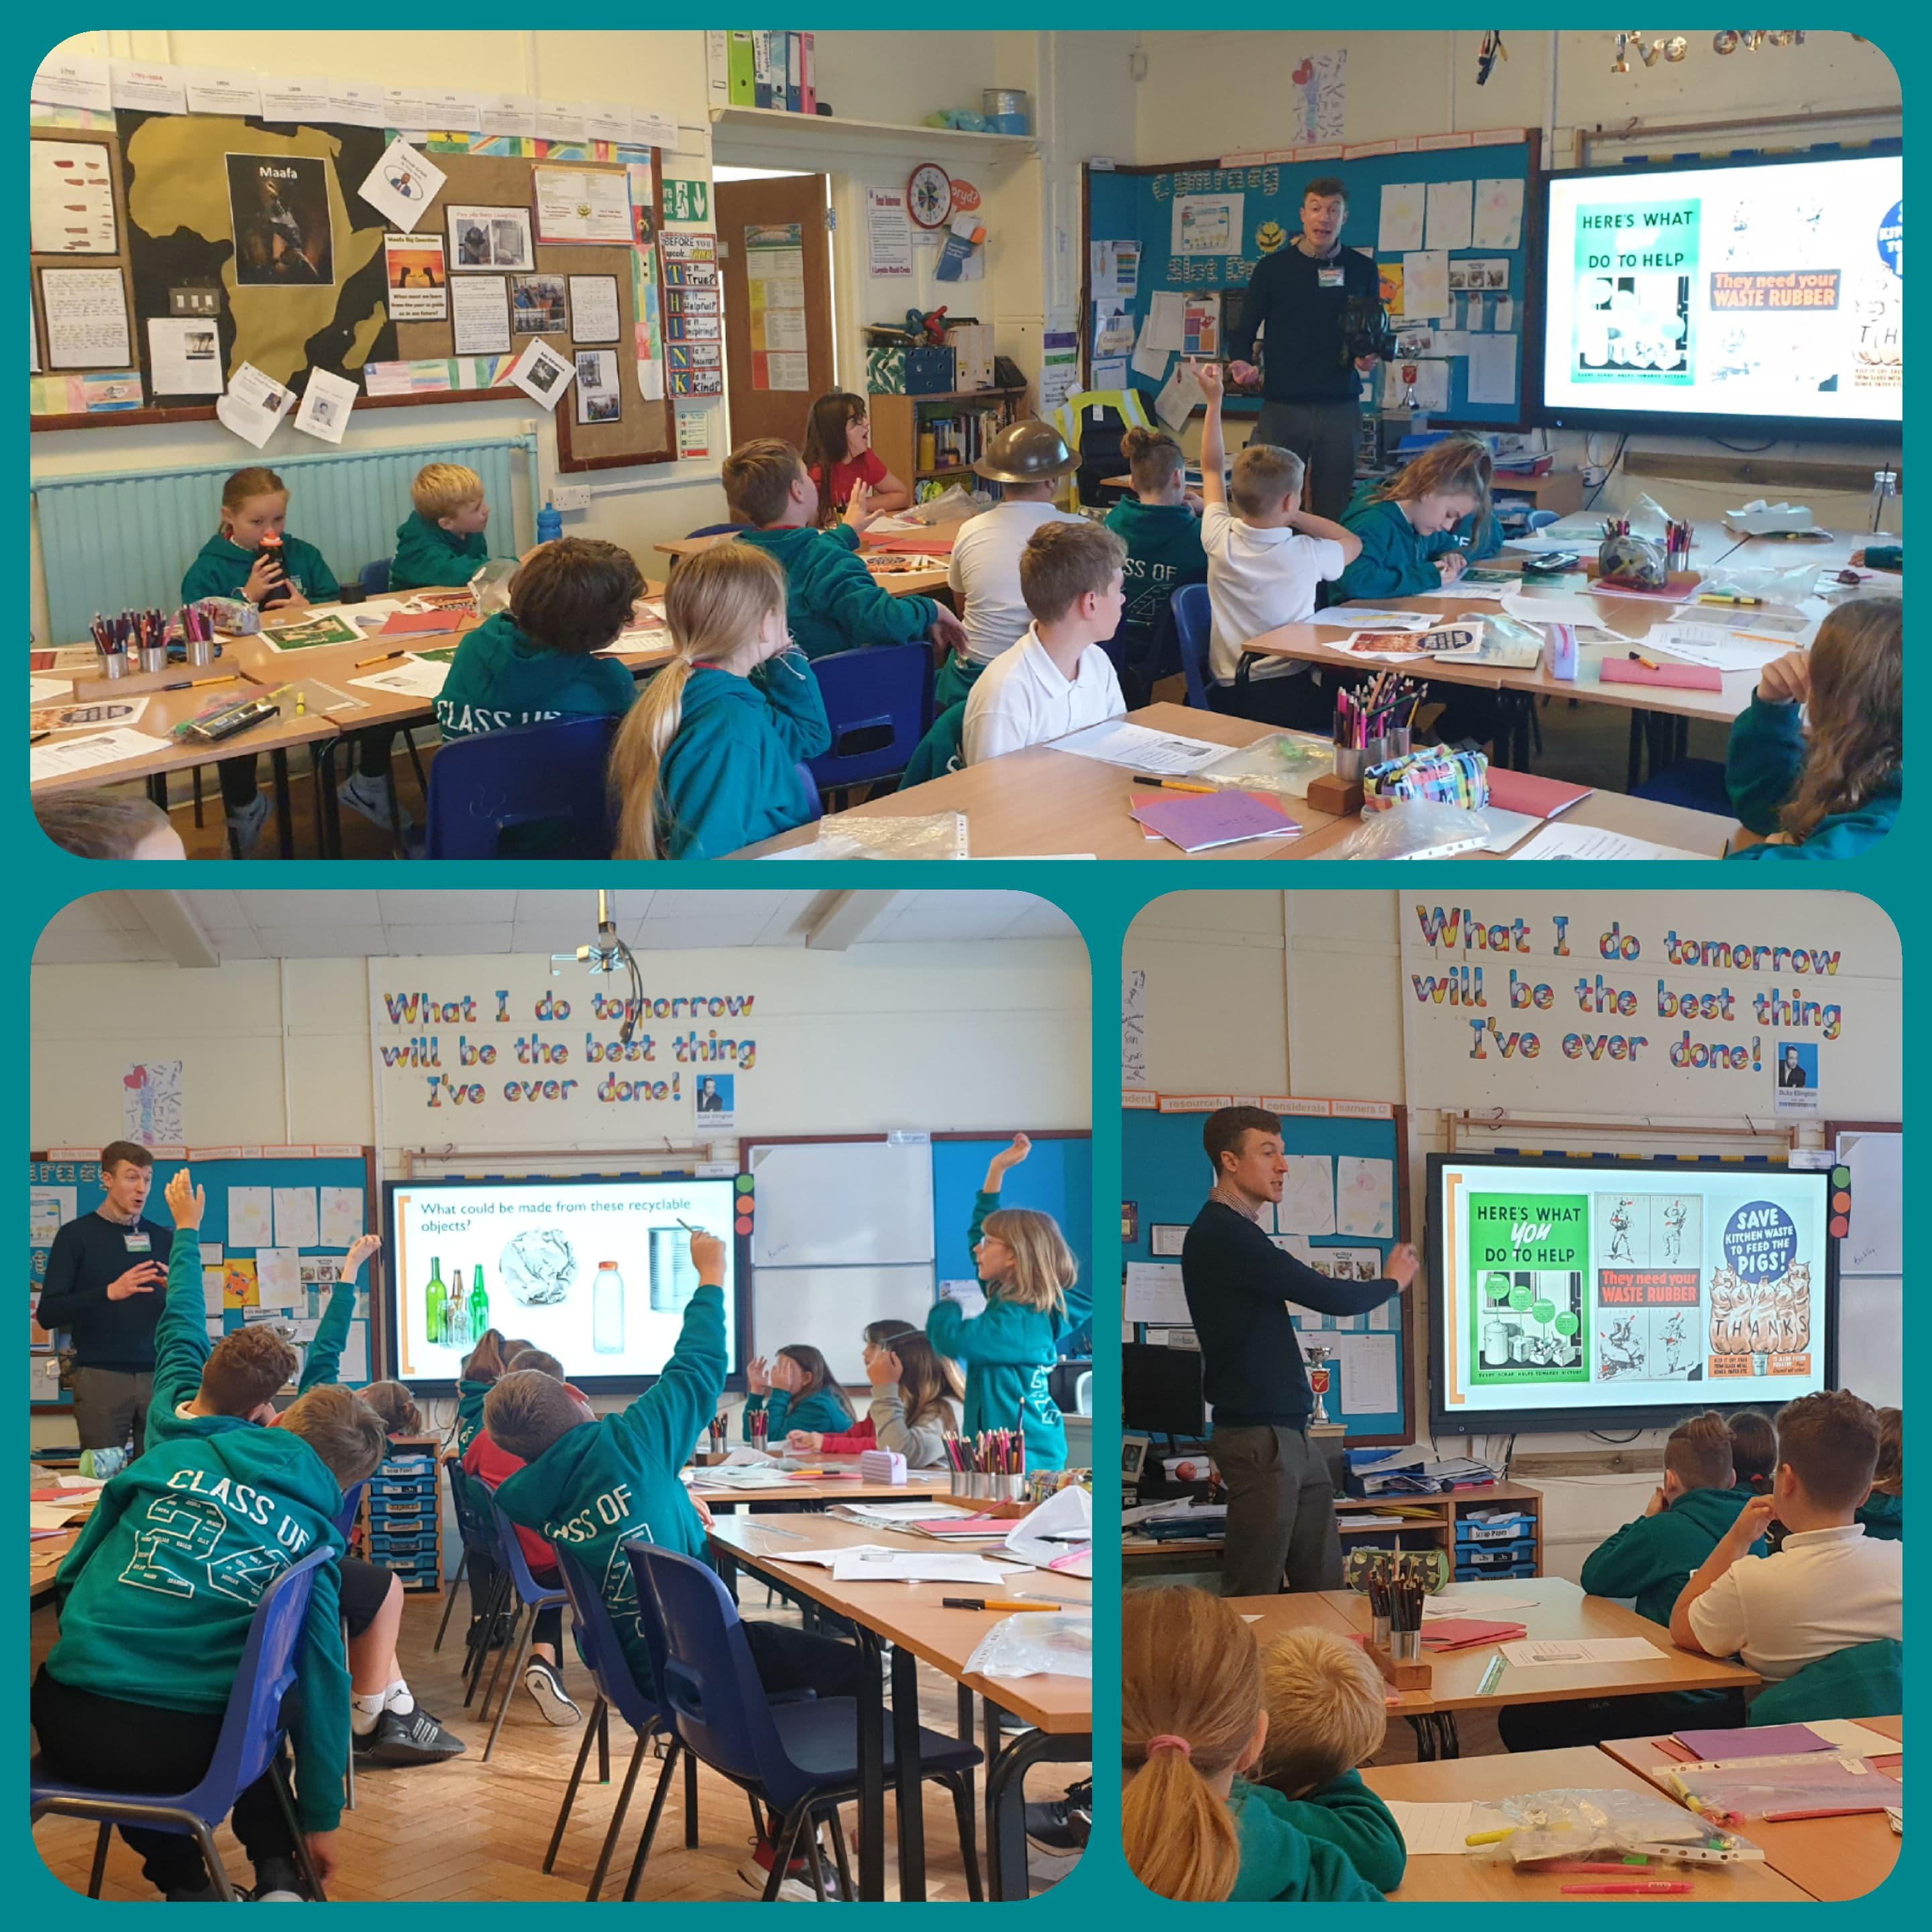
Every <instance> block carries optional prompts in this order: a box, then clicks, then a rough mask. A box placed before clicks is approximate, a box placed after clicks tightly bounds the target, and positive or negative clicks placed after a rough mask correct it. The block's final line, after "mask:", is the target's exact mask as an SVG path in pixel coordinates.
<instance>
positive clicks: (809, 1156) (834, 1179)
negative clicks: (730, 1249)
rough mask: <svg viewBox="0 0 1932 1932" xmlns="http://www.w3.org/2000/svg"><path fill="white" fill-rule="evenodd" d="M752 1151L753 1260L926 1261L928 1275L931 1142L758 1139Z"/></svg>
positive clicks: (797, 1263) (761, 1263)
mask: <svg viewBox="0 0 1932 1932" xmlns="http://www.w3.org/2000/svg"><path fill="white" fill-rule="evenodd" d="M751 1175H752V1178H753V1179H754V1181H756V1182H757V1188H756V1190H755V1193H754V1199H755V1201H756V1202H757V1206H756V1208H755V1210H754V1216H753V1220H754V1229H753V1232H752V1235H751V1265H752V1266H753V1267H754V1268H772V1267H782V1268H823V1267H825V1266H826V1265H829V1264H834V1263H843V1264H845V1265H850V1266H858V1265H886V1266H889V1265H897V1264H906V1263H911V1262H919V1263H922V1264H923V1265H925V1268H926V1274H927V1277H928V1279H929V1280H930V1278H931V1276H932V1261H933V1242H932V1147H931V1145H929V1143H927V1142H924V1141H920V1142H916V1143H911V1144H907V1145H897V1146H895V1145H894V1144H893V1143H892V1142H889V1141H802V1142H792V1143H788V1144H786V1145H780V1146H775V1147H754V1148H752V1149H751ZM928 1299H930V1296H929V1297H928ZM922 1319H923V1318H922ZM846 1326H847V1327H849V1326H850V1324H849V1323H847V1324H846ZM820 1346H821V1347H823V1346H824V1345H823V1343H820Z"/></svg>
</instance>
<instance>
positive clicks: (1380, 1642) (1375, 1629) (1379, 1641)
mask: <svg viewBox="0 0 1932 1932" xmlns="http://www.w3.org/2000/svg"><path fill="white" fill-rule="evenodd" d="M1369 1625H1370V1629H1369V1641H1370V1643H1373V1644H1374V1645H1375V1646H1376V1648H1377V1649H1380V1650H1386V1649H1388V1640H1389V1620H1388V1618H1387V1617H1385V1616H1376V1615H1375V1614H1373V1613H1371V1614H1370V1618H1369Z"/></svg>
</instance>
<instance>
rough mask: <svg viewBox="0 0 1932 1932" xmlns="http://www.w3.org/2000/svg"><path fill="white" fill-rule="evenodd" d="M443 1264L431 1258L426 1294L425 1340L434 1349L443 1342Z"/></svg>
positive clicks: (433, 1257)
mask: <svg viewBox="0 0 1932 1932" xmlns="http://www.w3.org/2000/svg"><path fill="white" fill-rule="evenodd" d="M424 1310H425V1313H424V1318H423V1319H424V1322H425V1331H424V1334H423V1340H425V1342H427V1343H429V1344H430V1345H431V1346H432V1347H436V1346H440V1344H441V1343H442V1340H443V1263H442V1262H440V1261H439V1260H438V1259H437V1258H436V1257H435V1256H434V1255H432V1256H431V1257H430V1264H429V1287H428V1289H427V1290H426V1291H425V1295H424Z"/></svg>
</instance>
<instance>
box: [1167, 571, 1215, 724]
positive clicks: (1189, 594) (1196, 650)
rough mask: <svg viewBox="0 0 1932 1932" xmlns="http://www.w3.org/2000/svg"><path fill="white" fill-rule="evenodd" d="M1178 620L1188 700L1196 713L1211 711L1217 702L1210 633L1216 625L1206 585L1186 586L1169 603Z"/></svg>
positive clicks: (1170, 611)
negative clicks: (1210, 662) (1210, 670)
mask: <svg viewBox="0 0 1932 1932" xmlns="http://www.w3.org/2000/svg"><path fill="white" fill-rule="evenodd" d="M1167 607H1168V610H1169V614H1170V615H1171V616H1172V617H1173V619H1174V634H1175V640H1176V642H1177V643H1179V645H1180V646H1181V674H1182V675H1183V676H1184V677H1185V678H1186V679H1187V701H1188V703H1190V704H1191V705H1192V706H1193V707H1194V709H1196V711H1211V710H1213V709H1214V703H1213V700H1211V698H1210V697H1209V696H1208V691H1209V689H1210V688H1211V683H1210V677H1209V673H1208V628H1209V626H1210V625H1211V624H1212V623H1213V622H1214V607H1213V606H1212V605H1211V604H1209V602H1208V586H1207V585H1206V584H1205V583H1184V584H1183V585H1182V586H1181V588H1180V589H1178V590H1177V591H1176V592H1175V593H1174V595H1173V596H1172V598H1169V600H1168V606H1167Z"/></svg>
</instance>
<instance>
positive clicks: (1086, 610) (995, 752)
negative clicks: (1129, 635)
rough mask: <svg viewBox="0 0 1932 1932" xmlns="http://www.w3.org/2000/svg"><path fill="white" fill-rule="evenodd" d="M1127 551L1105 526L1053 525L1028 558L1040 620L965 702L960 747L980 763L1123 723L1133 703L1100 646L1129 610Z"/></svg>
mask: <svg viewBox="0 0 1932 1932" xmlns="http://www.w3.org/2000/svg"><path fill="white" fill-rule="evenodd" d="M1125 562H1127V545H1126V544H1124V543H1122V542H1121V540H1120V538H1118V537H1117V536H1116V535H1115V534H1114V533H1113V532H1112V530H1109V529H1103V528H1102V526H1100V524H1098V523H1049V524H1048V525H1046V527H1045V528H1044V529H1038V530H1036V531H1035V532H1034V533H1033V535H1032V536H1031V538H1029V539H1028V542H1027V546H1026V547H1025V550H1022V551H1021V553H1020V592H1021V595H1022V596H1024V597H1025V599H1026V607H1027V608H1028V610H1031V612H1032V613H1033V622H1031V624H1030V625H1028V627H1027V628H1026V629H1025V631H1022V633H1021V635H1020V639H1019V642H1018V643H1016V644H1014V645H1013V646H1011V648H1010V649H1007V650H1004V651H1002V652H1001V653H1000V655H998V657H996V658H995V659H994V660H993V661H992V663H991V664H989V665H988V666H987V667H986V670H984V671H983V673H981V675H980V678H979V679H978V681H977V682H976V683H975V684H974V686H973V689H972V691H971V694H970V695H969V696H968V698H967V700H966V721H965V736H964V739H963V740H962V748H963V750H964V751H965V757H966V762H967V763H968V764H969V765H977V764H979V763H983V761H984V760H986V759H988V758H997V757H999V756H1000V754H1001V753H1002V752H1004V751H1020V750H1022V749H1023V748H1025V746H1027V745H1041V744H1044V743H1046V741H1047V740H1048V739H1050V738H1064V737H1065V736H1067V733H1069V732H1072V731H1079V730H1085V728H1086V727H1087V726H1088V725H1089V724H1100V722H1101V721H1103V719H1105V718H1115V717H1118V716H1119V715H1120V714H1121V712H1124V710H1126V709H1127V705H1126V703H1125V702H1124V700H1123V699H1122V698H1121V685H1120V680H1119V679H1118V678H1117V677H1116V676H1115V675H1114V667H1113V665H1112V664H1111V663H1110V662H1109V661H1108V657H1107V654H1106V652H1105V651H1103V649H1101V648H1100V646H1101V644H1102V643H1103V641H1104V640H1106V639H1107V638H1109V637H1112V635H1113V634H1114V632H1115V629H1116V628H1117V627H1118V625H1119V623H1120V621H1121V609H1122V607H1123V606H1124V604H1125V602H1126V601H1127V600H1126V598H1125V596H1124V594H1123V592H1122V589H1121V567H1122V565H1124V563H1125Z"/></svg>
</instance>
